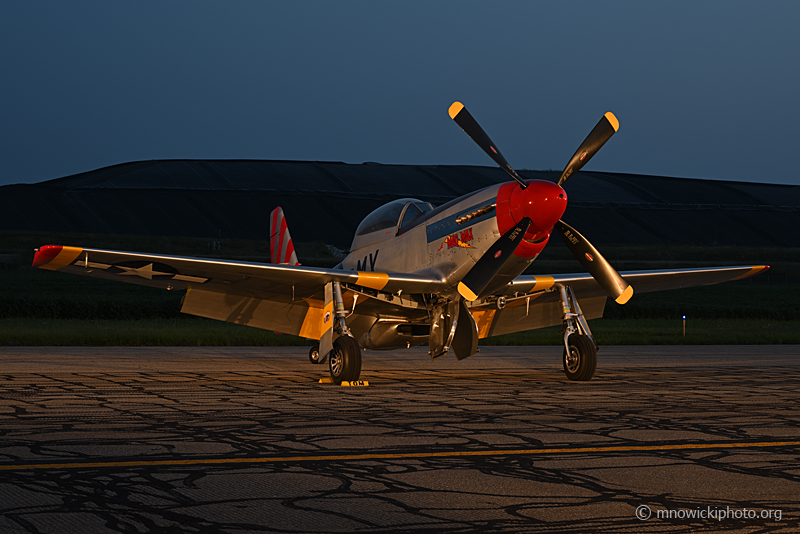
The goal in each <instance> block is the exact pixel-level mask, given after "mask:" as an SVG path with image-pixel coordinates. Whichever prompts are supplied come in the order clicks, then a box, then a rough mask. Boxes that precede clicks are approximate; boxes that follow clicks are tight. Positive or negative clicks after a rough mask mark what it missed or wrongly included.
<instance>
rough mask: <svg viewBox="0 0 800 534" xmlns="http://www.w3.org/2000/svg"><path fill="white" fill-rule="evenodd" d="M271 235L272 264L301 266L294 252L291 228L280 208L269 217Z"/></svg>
mask: <svg viewBox="0 0 800 534" xmlns="http://www.w3.org/2000/svg"><path fill="white" fill-rule="evenodd" d="M269 235H270V241H269V245H270V249H271V250H272V263H280V264H283V265H286V264H288V265H300V262H299V261H297V254H295V251H294V244H293V243H292V236H290V235H289V227H288V226H286V217H284V215H283V209H281V207H280V206H278V207H277V208H275V210H274V211H273V212H272V213H271V214H270V216H269Z"/></svg>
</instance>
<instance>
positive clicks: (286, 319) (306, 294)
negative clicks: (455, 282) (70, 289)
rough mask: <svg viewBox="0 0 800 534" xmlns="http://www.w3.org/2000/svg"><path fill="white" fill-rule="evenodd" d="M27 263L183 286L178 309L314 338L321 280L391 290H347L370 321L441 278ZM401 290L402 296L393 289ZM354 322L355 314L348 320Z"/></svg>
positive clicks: (83, 258) (88, 259)
mask: <svg viewBox="0 0 800 534" xmlns="http://www.w3.org/2000/svg"><path fill="white" fill-rule="evenodd" d="M33 266H34V267H38V268H40V269H48V270H53V271H56V270H57V271H60V272H67V273H73V274H80V275H84V276H92V277H95V278H104V279H107V280H116V281H120V282H128V283H134V284H140V285H147V286H153V287H160V288H163V289H168V290H184V289H185V290H187V292H186V296H185V297H184V300H183V307H182V308H181V311H182V312H184V313H189V314H192V315H199V316H202V317H209V318H212V319H219V320H223V321H228V322H232V323H237V324H244V325H248V326H254V327H257V328H264V329H267V330H277V331H280V332H284V333H288V334H295V335H300V336H303V337H308V338H314V339H319V335H318V334H319V331H320V327H321V325H322V320H323V308H324V298H325V297H324V288H325V284H327V283H328V282H332V281H339V282H341V283H343V284H348V285H350V286H351V287H354V288H364V291H367V292H368V291H369V290H378V291H383V292H388V293H392V294H394V295H395V296H394V297H393V302H394V303H395V304H393V303H391V302H386V301H384V300H379V299H371V298H370V299H367V298H364V297H361V298H359V297H358V296H356V295H357V294H356V292H354V291H347V292H345V295H344V303H345V306H347V307H348V308H349V307H351V306H353V309H355V307H354V304H356V305H358V310H357V312H356V315H359V314H361V315H362V316H363V317H364V320H363V322H364V324H367V323H368V324H370V325H371V324H372V323H371V322H370V321H369V318H371V320H372V322H374V320H375V317H377V316H378V315H380V314H394V315H398V314H407V315H409V316H416V315H420V314H426V312H425V308H424V307H423V308H422V309H421V310H418V311H415V309H414V308H413V307H411V308H409V306H413V302H406V303H405V304H406V305H405V306H403V301H404V300H407V299H405V296H406V295H411V294H415V293H437V292H440V291H442V290H443V289H444V287H445V281H444V280H442V279H440V278H438V277H436V276H434V275H425V274H402V273H381V272H366V271H346V270H342V269H325V268H320V267H306V266H302V265H276V264H272V263H255V262H243V261H231V260H217V259H208V258H190V257H182V256H169V255H161V254H143V253H139V252H121V251H115V250H97V249H85V248H80V247H62V246H53V245H48V246H44V247H41V248H40V249H38V250H37V251H36V255H35V256H34V260H33ZM400 292H402V295H401V294H399V293H400ZM353 319H354V320H355V319H358V317H354V318H353Z"/></svg>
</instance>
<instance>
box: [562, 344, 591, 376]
mask: <svg viewBox="0 0 800 534" xmlns="http://www.w3.org/2000/svg"><path fill="white" fill-rule="evenodd" d="M567 343H568V344H569V352H570V354H569V356H567V351H566V349H565V350H564V358H563V363H564V374H566V375H567V378H569V379H570V380H578V381H585V380H591V379H592V377H593V376H594V371H595V369H597V348H596V347H595V346H594V342H592V339H591V338H590V337H589V336H580V335H578V334H572V335H571V336H569V339H567Z"/></svg>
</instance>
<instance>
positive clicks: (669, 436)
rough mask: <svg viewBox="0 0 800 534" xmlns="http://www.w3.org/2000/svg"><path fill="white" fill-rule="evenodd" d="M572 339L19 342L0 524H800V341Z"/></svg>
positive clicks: (789, 528) (0, 433)
mask: <svg viewBox="0 0 800 534" xmlns="http://www.w3.org/2000/svg"><path fill="white" fill-rule="evenodd" d="M560 352H561V351H560V349H559V348H557V347H482V348H481V352H480V353H479V354H478V355H476V356H473V357H472V358H469V359H467V360H464V361H462V362H457V361H456V360H455V358H454V357H452V356H445V357H444V358H441V359H439V360H436V361H434V362H431V360H430V359H429V357H428V356H427V354H426V353H425V351H424V350H418V349H410V350H404V351H392V352H366V353H365V354H364V369H363V371H362V379H364V380H368V381H369V383H370V385H369V387H349V388H348V387H341V386H334V385H325V384H318V383H317V382H316V381H317V379H319V378H321V377H325V376H327V365H325V366H324V367H323V366H314V365H312V364H310V363H309V362H308V358H307V349H304V348H302V347H282V348H228V347H225V348H209V347H202V348H164V347H155V348H106V347H70V348H56V347H34V348H0V366H1V367H0V381H2V382H1V383H2V387H0V532H3V533H16V532H36V533H50V532H52V533H64V532H80V533H81V534H90V533H94V532H139V533H142V532H225V533H243V532H262V531H266V532H401V531H417V532H420V531H422V532H425V531H428V532H474V531H477V530H485V531H492V532H504V531H508V532H520V531H543V532H573V531H576V532H588V531H593V532H704V531H707V532H716V531H741V532H797V531H798V530H800V409H799V408H800V402H798V401H800V393H799V392H798V376H800V347H798V346H719V347H705V346H704V347H602V348H601V351H600V353H599V363H598V371H597V374H596V376H595V378H594V379H593V380H592V381H591V382H588V383H573V382H569V381H568V380H566V378H565V377H564V374H563V372H562V371H561V368H560V366H561V364H560ZM648 513H649V514H650V515H649V516H648ZM637 514H639V517H637ZM670 514H671V515H670ZM692 516H694V517H692Z"/></svg>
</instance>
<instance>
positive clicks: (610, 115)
mask: <svg viewBox="0 0 800 534" xmlns="http://www.w3.org/2000/svg"><path fill="white" fill-rule="evenodd" d="M595 116H596V115H595ZM605 117H606V119H608V122H609V123H611V127H612V128H614V131H615V132H616V131H617V130H619V120H617V117H616V115H614V114H613V113H611V112H610V111H609V112H607V113H606V114H605Z"/></svg>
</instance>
